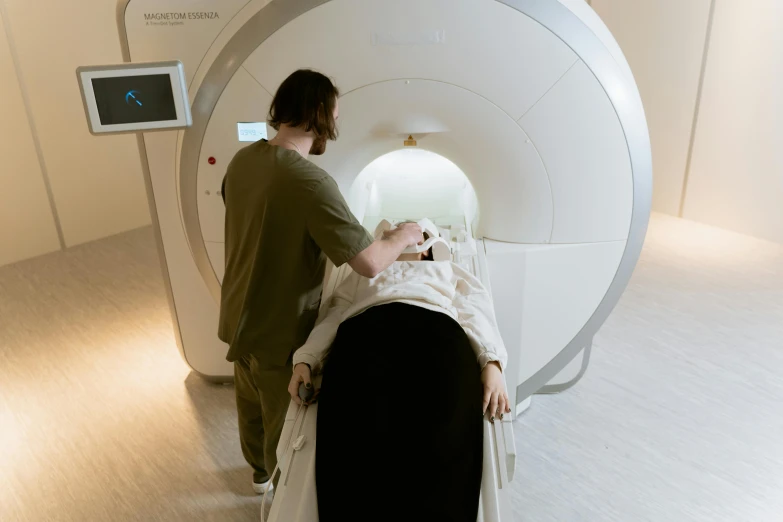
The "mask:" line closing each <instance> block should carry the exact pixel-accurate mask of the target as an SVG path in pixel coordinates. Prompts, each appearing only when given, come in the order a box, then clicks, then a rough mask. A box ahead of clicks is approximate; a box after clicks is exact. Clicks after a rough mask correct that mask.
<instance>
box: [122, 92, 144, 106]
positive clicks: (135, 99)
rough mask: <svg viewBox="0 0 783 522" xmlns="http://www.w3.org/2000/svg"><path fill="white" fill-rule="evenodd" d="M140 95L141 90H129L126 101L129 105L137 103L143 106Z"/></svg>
mask: <svg viewBox="0 0 783 522" xmlns="http://www.w3.org/2000/svg"><path fill="white" fill-rule="evenodd" d="M140 95H141V93H140V92H139V91H128V93H127V94H126V95H125V103H127V104H128V105H133V104H134V103H135V104H136V105H138V106H139V107H142V104H141V100H140V99H139V96H140Z"/></svg>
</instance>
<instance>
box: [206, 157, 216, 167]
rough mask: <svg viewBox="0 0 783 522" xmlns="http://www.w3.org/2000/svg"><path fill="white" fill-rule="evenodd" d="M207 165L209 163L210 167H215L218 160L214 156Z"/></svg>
mask: <svg viewBox="0 0 783 522" xmlns="http://www.w3.org/2000/svg"><path fill="white" fill-rule="evenodd" d="M207 163H209V164H210V165H214V164H215V163H217V160H216V159H215V157H214V156H210V157H209V159H208V160H207Z"/></svg>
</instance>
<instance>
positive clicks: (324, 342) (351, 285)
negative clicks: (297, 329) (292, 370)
mask: <svg viewBox="0 0 783 522" xmlns="http://www.w3.org/2000/svg"><path fill="white" fill-rule="evenodd" d="M359 277H360V276H359V275H358V274H357V273H356V272H351V274H350V275H349V276H348V277H346V278H345V281H343V282H342V283H341V284H340V286H338V287H337V288H335V290H334V293H333V294H332V296H331V297H330V298H329V308H328V309H327V311H326V315H325V316H324V317H323V319H322V320H321V321H320V322H318V323H317V324H316V326H315V328H313V331H312V332H310V336H309V337H308V338H307V341H306V342H305V343H304V344H303V345H302V347H301V348H299V349H298V350H297V351H296V352H294V361H293V363H294V366H296V365H297V364H299V363H305V364H307V365H308V366H310V369H311V370H313V371H314V372H315V371H316V370H317V369H319V367H320V365H321V362H322V361H323V356H324V354H325V353H326V350H327V349H328V348H329V347H330V346H331V345H332V341H334V337H335V335H337V329H338V328H339V327H340V323H342V322H343V317H344V316H345V312H346V311H347V310H348V308H350V307H351V305H352V304H353V301H354V298H355V297H356V288H357V286H358V284H359Z"/></svg>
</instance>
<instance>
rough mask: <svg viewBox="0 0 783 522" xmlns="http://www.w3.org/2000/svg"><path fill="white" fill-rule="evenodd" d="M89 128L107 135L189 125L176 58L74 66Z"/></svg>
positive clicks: (185, 88) (179, 67)
mask: <svg viewBox="0 0 783 522" xmlns="http://www.w3.org/2000/svg"><path fill="white" fill-rule="evenodd" d="M77 75H78V77H79V85H80V87H81V91H82V98H83V102H84V107H85V112H86V114H87V120H88V123H89V126H90V132H92V133H93V134H111V133H123V132H144V131H154V130H167V129H177V128H185V127H188V126H190V125H191V122H192V119H191V115H190V107H189V105H188V94H187V87H186V85H185V75H184V70H183V67H182V63H180V62H159V63H146V64H123V65H111V66H99V67H80V68H79V69H77Z"/></svg>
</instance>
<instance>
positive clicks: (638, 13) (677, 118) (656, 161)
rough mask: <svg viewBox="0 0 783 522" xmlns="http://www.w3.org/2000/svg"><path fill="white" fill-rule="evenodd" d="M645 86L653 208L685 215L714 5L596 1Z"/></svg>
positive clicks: (698, 0)
mask: <svg viewBox="0 0 783 522" xmlns="http://www.w3.org/2000/svg"><path fill="white" fill-rule="evenodd" d="M592 6H593V9H595V11H596V12H597V13H598V14H599V15H600V16H601V18H602V19H603V21H604V23H605V24H606V25H607V26H608V27H609V30H611V31H612V33H613V34H614V36H615V38H616V39H617V42H618V43H619V44H620V47H621V48H622V50H623V53H624V54H625V56H626V58H627V60H628V63H629V65H630V66H631V70H632V71H633V73H634V76H635V78H636V81H637V83H638V85H639V91H640V92H641V95H642V101H643V102H644V108H645V112H646V113H647V121H648V124H649V126H650V140H651V141H652V146H653V168H654V172H655V184H654V187H653V209H654V210H656V211H659V212H665V213H667V214H674V215H677V214H679V212H680V201H681V198H682V191H683V182H684V178H685V166H686V162H687V157H688V148H689V145H690V140H691V132H692V128H693V115H694V111H695V109H696V98H697V94H698V87H699V77H700V73H701V64H702V58H703V55H704V43H705V36H706V32H707V22H708V15H709V11H710V0H685V1H683V0H654V1H650V0H592Z"/></svg>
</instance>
